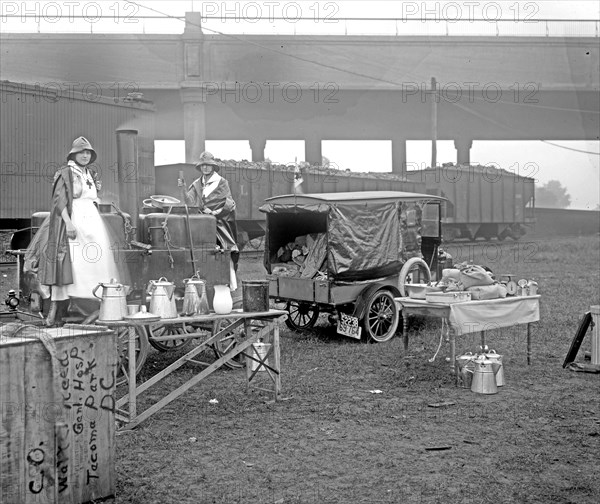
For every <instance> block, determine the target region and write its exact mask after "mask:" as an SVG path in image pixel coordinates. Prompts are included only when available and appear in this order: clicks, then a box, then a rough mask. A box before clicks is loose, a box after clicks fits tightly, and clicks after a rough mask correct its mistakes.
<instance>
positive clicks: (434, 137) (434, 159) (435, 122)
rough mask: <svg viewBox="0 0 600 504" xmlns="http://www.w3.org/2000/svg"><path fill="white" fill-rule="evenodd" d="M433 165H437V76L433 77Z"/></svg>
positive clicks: (433, 166)
mask: <svg viewBox="0 0 600 504" xmlns="http://www.w3.org/2000/svg"><path fill="white" fill-rule="evenodd" d="M430 93H431V167H432V168H435V167H436V165H437V102H438V95H437V83H436V80H435V77H432V78H431V92H430Z"/></svg>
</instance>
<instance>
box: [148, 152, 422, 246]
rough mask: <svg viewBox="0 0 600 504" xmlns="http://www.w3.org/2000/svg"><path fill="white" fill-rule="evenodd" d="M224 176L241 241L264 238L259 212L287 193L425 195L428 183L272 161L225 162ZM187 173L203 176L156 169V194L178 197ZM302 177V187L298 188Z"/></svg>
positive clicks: (181, 167)
mask: <svg viewBox="0 0 600 504" xmlns="http://www.w3.org/2000/svg"><path fill="white" fill-rule="evenodd" d="M221 162H222V168H221V171H220V174H221V176H223V177H224V178H226V179H227V180H228V181H229V185H230V187H231V192H232V195H233V199H234V200H235V202H236V205H237V210H236V217H237V222H238V232H241V233H243V234H244V236H242V237H241V241H242V242H244V241H246V240H247V239H253V238H256V237H259V236H262V235H264V232H265V214H264V213H262V212H259V211H258V208H259V207H260V206H261V205H262V204H264V201H265V199H267V198H271V197H273V196H282V195H284V194H293V193H294V190H296V191H297V192H302V193H335V192H353V191H400V192H411V193H423V192H425V183H424V182H419V181H412V180H408V179H406V178H405V177H402V176H400V175H396V174H393V173H357V172H350V171H339V170H331V169H326V168H320V167H304V168H302V169H301V170H300V171H297V170H296V169H295V167H294V166H288V165H279V164H273V163H269V162H249V161H221ZM180 172H183V176H184V178H185V181H186V184H189V183H191V182H192V181H193V180H194V179H196V178H197V177H198V176H199V173H198V171H197V170H196V169H195V168H194V165H193V164H188V163H179V164H171V165H161V166H157V167H156V191H157V193H158V194H168V195H171V196H175V197H178V194H179V189H178V188H177V178H178V174H179V173H180ZM300 178H301V181H302V182H301V184H299V186H298V187H296V188H295V186H296V183H297V182H298V181H299V179H300Z"/></svg>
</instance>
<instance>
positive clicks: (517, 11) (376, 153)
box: [0, 0, 600, 208]
mask: <svg viewBox="0 0 600 504" xmlns="http://www.w3.org/2000/svg"><path fill="white" fill-rule="evenodd" d="M191 10H195V11H200V12H202V13H203V14H204V15H210V16H227V17H228V18H227V20H225V21H221V20H213V21H206V20H205V21H204V23H203V26H204V27H205V28H206V31H207V32H209V30H210V29H212V30H215V31H216V32H223V33H282V34H287V33H299V34H300V33H302V34H305V33H306V34H308V33H318V34H344V33H348V34H385V35H393V34H395V33H396V32H397V31H398V30H399V31H400V33H405V32H407V31H410V33H414V32H415V30H416V31H417V32H422V33H423V34H430V35H432V34H437V33H440V32H439V30H442V33H443V31H445V30H446V29H448V30H449V31H451V32H452V33H460V32H461V30H462V31H464V32H465V33H467V32H469V33H470V34H473V30H484V33H487V32H485V30H490V29H492V28H493V30H494V32H492V33H490V34H495V29H496V28H495V26H496V24H495V23H486V22H473V19H484V20H488V21H492V20H496V19H502V20H513V21H514V20H519V21H525V20H529V21H535V20H540V19H587V20H600V2H599V1H596V0H589V1H588V0H580V1H551V0H547V1H540V0H538V1H536V2H531V1H515V0H508V1H491V2H488V1H483V0H482V1H478V0H473V1H468V0H464V1H462V0H460V1H421V0H419V1H402V2H400V1H385V0H384V1H382V0H375V1H364V0H363V1H360V0H345V1H344V0H342V1H339V0H338V1H334V2H332V1H320V2H317V1H315V0H308V1H304V0H302V1H295V2H294V1H286V0H280V1H267V0H259V1H245V0H239V1H221V0H218V1H199V0H181V1H177V0H175V1H173V0H171V1H165V0H139V1H136V2H127V1H124V0H121V1H119V2H117V1H116V0H106V1H104V0H103V1H87V0H79V1H70V2H67V1H46V0H35V1H9V0H2V2H0V14H2V15H5V14H13V15H16V16H17V17H11V18H8V17H3V18H2V19H1V20H0V30H1V31H2V32H36V31H38V30H39V31H41V32H42V33H52V32H85V33H90V32H93V33H102V32H106V33H119V32H121V33H143V32H145V33H181V32H182V31H183V23H182V21H180V20H176V19H172V20H168V21H165V20H164V19H161V20H154V19H143V18H142V16H158V15H164V14H166V15H169V16H184V15H185V12H186V11H191ZM22 14H26V15H29V16H31V15H34V16H35V17H34V18H33V19H31V18H22V17H20V16H21V15H22ZM76 16H85V18H84V19H81V18H77V17H76ZM98 16H103V17H102V18H100V17H98ZM244 16H247V17H251V18H253V19H251V20H244V19H241V18H242V17H244ZM278 17H279V18H284V19H282V20H275V19H273V18H278ZM299 17H303V18H307V19H306V20H304V21H299V20H298V18H299ZM331 17H337V18H343V17H363V18H376V17H382V18H383V17H385V18H405V19H409V20H413V21H411V22H407V23H391V22H385V21H376V22H375V21H347V22H346V21H344V22H335V21H332V20H331V19H330V18H331ZM441 17H446V18H450V19H452V20H459V22H453V23H448V24H446V23H444V22H441V21H439V18H441ZM419 18H427V19H428V22H427V23H422V22H420V21H418V19H419ZM499 27H500V28H499V30H500V33H507V32H508V33H512V34H514V33H515V30H529V31H530V34H532V33H536V32H535V30H537V29H542V24H541V23H529V24H523V23H520V24H519V25H516V24H514V23H508V22H506V21H504V22H503V23H500V24H499ZM552 29H553V30H565V33H573V31H575V32H576V33H581V34H588V32H589V34H590V35H593V34H594V33H596V34H597V30H598V24H593V23H563V24H554V25H553V28H552ZM544 30H545V27H544ZM508 33H507V34H508ZM0 78H1V76H0ZM553 143H558V144H560V145H563V146H566V147H570V148H575V149H579V150H583V151H588V152H591V153H598V152H599V151H600V144H599V142H597V141H596V142H553ZM208 148H211V149H213V150H214V151H215V154H216V155H218V156H219V157H226V158H233V159H242V158H249V157H250V149H249V146H248V145H247V144H246V143H243V142H242V143H235V144H234V143H215V142H209V144H208ZM430 150H431V148H430V142H427V141H423V142H409V143H408V145H407V158H408V162H409V163H412V165H413V166H423V167H424V166H426V165H428V163H429V161H430V159H431V155H430ZM322 151H323V155H324V156H326V157H327V158H329V159H330V160H331V161H332V162H333V163H335V164H336V165H337V166H339V167H340V168H342V169H352V170H358V169H362V167H364V166H365V162H366V160H367V159H369V160H370V161H375V163H374V164H375V165H377V166H379V167H381V170H384V171H386V170H390V169H391V146H390V144H389V142H378V143H364V144H361V145H358V144H357V143H356V142H352V144H349V143H345V144H342V143H333V142H324V144H323V149H322ZM266 155H267V156H268V157H270V158H271V159H272V160H273V161H277V162H282V163H289V162H293V161H294V160H298V161H300V160H303V158H304V148H303V145H302V143H301V142H288V143H282V142H269V143H268V144H267V151H266ZM183 159H184V148H183V145H182V142H179V143H177V144H173V143H171V142H169V143H163V142H157V145H156V163H157V164H163V163H174V162H180V161H183ZM523 159H527V160H532V159H534V160H536V164H537V173H536V178H537V179H538V180H539V182H540V183H542V184H543V183H545V182H547V181H548V180H551V179H557V180H559V181H561V183H562V184H563V185H564V186H565V187H567V190H568V192H569V193H570V195H571V197H572V205H571V207H572V208H595V207H596V206H597V205H598V204H599V202H600V174H599V171H600V169H599V164H600V163H599V161H600V157H599V156H598V155H597V154H586V153H579V152H574V151H572V150H567V149H562V148H559V147H556V146H553V145H550V144H548V143H542V142H477V141H475V142H474V143H473V148H472V150H471V161H472V162H473V163H475V162H479V163H481V164H486V163H490V162H493V163H496V164H498V165H500V166H502V167H503V168H510V167H511V166H515V164H518V163H522V162H523V161H522V160H523ZM454 161H456V151H455V150H454V147H453V144H452V142H449V141H448V142H439V144H438V162H440V163H443V162H454ZM369 164H370V165H371V166H373V163H369Z"/></svg>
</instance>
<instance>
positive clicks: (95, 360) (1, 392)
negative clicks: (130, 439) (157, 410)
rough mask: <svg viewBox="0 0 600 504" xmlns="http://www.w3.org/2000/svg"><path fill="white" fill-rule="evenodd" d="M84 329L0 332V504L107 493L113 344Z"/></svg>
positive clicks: (110, 485)
mask: <svg viewBox="0 0 600 504" xmlns="http://www.w3.org/2000/svg"><path fill="white" fill-rule="evenodd" d="M85 327H86V328H87V329H85V328H82V327H81V326H65V327H63V328H60V329H58V328H57V329H45V328H38V327H33V326H25V328H24V329H22V330H20V331H19V332H18V333H16V334H15V333H14V332H13V333H12V334H11V337H8V338H7V337H6V335H7V333H8V332H9V331H8V330H7V328H9V326H3V327H0V374H1V376H0V407H1V424H0V502H2V503H4V502H6V503H7V504H8V503H10V504H20V503H24V504H29V503H69V504H79V503H85V502H89V501H92V500H94V499H100V498H103V497H109V496H112V495H114V493H115V459H114V438H115V416H114V411H115V398H114V395H115V381H116V371H117V362H118V361H117V349H116V336H115V333H113V332H112V331H109V330H108V329H106V328H102V327H98V328H93V327H92V326H85ZM51 355H53V356H52V357H51Z"/></svg>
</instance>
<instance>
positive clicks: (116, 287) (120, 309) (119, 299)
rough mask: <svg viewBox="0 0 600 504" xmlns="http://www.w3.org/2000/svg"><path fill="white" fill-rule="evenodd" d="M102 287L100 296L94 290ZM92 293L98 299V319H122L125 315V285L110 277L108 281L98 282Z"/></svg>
mask: <svg viewBox="0 0 600 504" xmlns="http://www.w3.org/2000/svg"><path fill="white" fill-rule="evenodd" d="M100 287H102V297H100V296H98V295H97V294H96V291H97V290H98V289H99V288H100ZM92 294H93V295H94V296H95V297H97V298H98V299H99V300H100V313H99V314H98V320H100V321H102V320H123V317H124V316H126V315H127V300H126V296H127V287H126V286H125V285H122V284H120V283H118V282H117V280H116V279H114V278H111V279H110V282H109V283H102V282H100V283H99V284H98V285H96V287H94V290H93V291H92Z"/></svg>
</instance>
